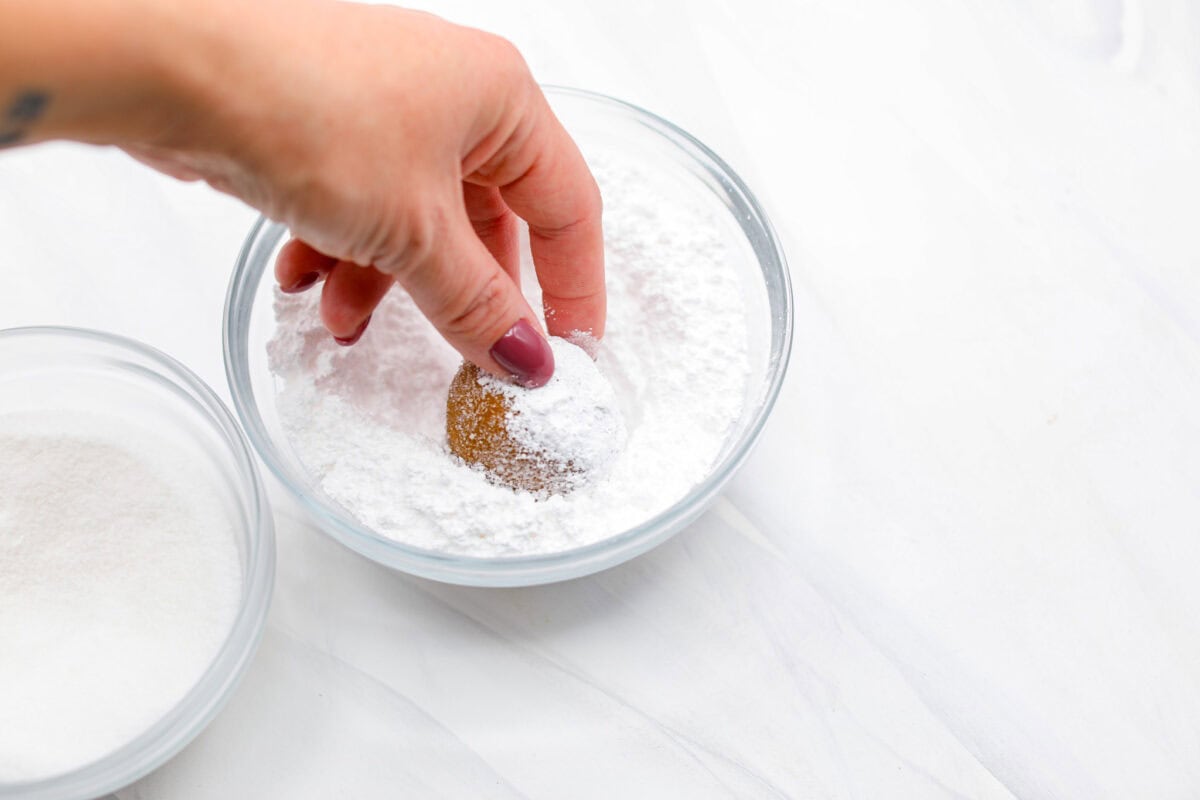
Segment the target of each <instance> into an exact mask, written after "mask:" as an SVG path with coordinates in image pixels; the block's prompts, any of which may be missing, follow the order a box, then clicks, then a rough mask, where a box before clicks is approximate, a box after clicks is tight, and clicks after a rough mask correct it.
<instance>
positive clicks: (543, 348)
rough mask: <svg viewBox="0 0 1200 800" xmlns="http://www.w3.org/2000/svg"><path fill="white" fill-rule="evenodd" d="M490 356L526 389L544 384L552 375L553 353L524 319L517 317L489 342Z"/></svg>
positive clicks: (547, 343)
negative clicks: (507, 327) (497, 339)
mask: <svg viewBox="0 0 1200 800" xmlns="http://www.w3.org/2000/svg"><path fill="white" fill-rule="evenodd" d="M491 354H492V358H494V359H496V363H497V364H499V365H500V366H502V367H504V368H505V369H506V370H508V371H509V372H510V373H512V376H513V379H514V380H516V382H517V383H519V384H521V385H522V386H525V387H527V388H530V389H532V388H534V387H537V386H543V385H545V383H546V381H548V380H550V376H551V375H553V374H554V353H553V352H552V351H551V350H550V343H549V342H547V341H546V340H545V338H543V336H542V335H541V334H540V333H538V332H537V329H536V328H534V327H533V325H532V324H531V323H530V322H529V320H527V319H523V320H519V321H518V322H517V324H516V325H513V326H512V327H511V328H509V329H508V333H506V334H504V335H503V336H501V337H500V341H498V342H496V343H495V344H494V345H492V349H491Z"/></svg>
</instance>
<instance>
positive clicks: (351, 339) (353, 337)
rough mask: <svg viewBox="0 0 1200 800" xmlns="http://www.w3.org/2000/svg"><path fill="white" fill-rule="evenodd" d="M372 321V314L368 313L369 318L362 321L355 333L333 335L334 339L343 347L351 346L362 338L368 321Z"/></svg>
mask: <svg viewBox="0 0 1200 800" xmlns="http://www.w3.org/2000/svg"><path fill="white" fill-rule="evenodd" d="M370 321H371V315H370V314H368V315H367V318H366V319H364V320H363V321H362V324H361V325H359V326H358V330H356V331H354V333H352V334H350V335H349V336H335V337H333V340H334V341H335V342H337V343H338V344H340V345H342V346H343V347H349V346H350V345H352V344H354V343H355V342H357V341H358V340H359V339H361V338H362V335H363V331H365V330H366V329H367V323H368V322H370Z"/></svg>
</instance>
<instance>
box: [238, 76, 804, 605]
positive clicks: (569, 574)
mask: <svg viewBox="0 0 1200 800" xmlns="http://www.w3.org/2000/svg"><path fill="white" fill-rule="evenodd" d="M542 88H543V90H544V91H545V92H546V94H547V95H549V96H550V97H551V98H553V97H555V96H561V97H568V98H575V99H579V100H584V101H588V102H591V103H595V104H597V105H601V106H607V107H609V108H612V109H615V110H617V111H619V112H621V113H624V114H626V115H629V116H632V117H634V118H635V120H636V121H637V122H639V123H641V124H642V125H643V126H644V127H646V128H649V129H650V130H651V131H653V132H655V133H656V134H658V135H659V136H661V137H662V138H663V139H665V140H667V141H668V142H669V143H671V144H674V145H675V146H676V147H678V148H679V149H681V150H683V151H684V152H685V153H686V154H687V155H688V156H690V157H691V158H692V159H694V160H696V161H697V162H698V163H700V164H701V165H702V166H704V167H705V168H706V169H707V170H708V171H709V172H710V173H714V174H715V175H716V176H718V177H720V178H721V179H722V180H723V182H724V184H725V187H724V188H725V189H726V190H727V191H728V192H729V193H730V194H731V195H733V196H735V197H738V198H740V200H741V202H742V203H743V204H744V206H745V209H746V211H747V212H748V213H749V215H750V217H751V218H752V221H753V222H754V223H757V228H758V230H759V231H760V232H761V234H762V236H763V239H764V240H765V243H766V247H765V248H764V249H765V250H767V251H768V252H769V253H770V254H771V256H772V260H773V261H774V263H775V265H776V266H777V267H778V277H779V280H780V285H781V288H782V295H783V297H782V300H783V310H782V319H779V320H775V319H773V320H772V329H774V328H775V327H776V326H778V327H780V329H781V346H780V350H779V358H778V360H777V362H776V366H775V368H774V370H773V372H772V373H771V374H770V380H769V381H768V383H767V385H766V387H765V389H764V392H763V395H762V397H763V399H762V402H761V404H760V405H759V406H758V407H757V409H756V410H755V415H754V418H753V419H752V420H751V422H750V423H749V425H748V426H747V427H746V430H745V434H744V435H743V437H742V440H741V441H740V442H739V443H738V444H737V445H736V447H735V448H734V449H733V450H732V451H731V452H730V453H729V454H727V455H726V456H725V458H724V459H723V460H722V461H720V462H718V463H717V464H716V465H715V466H714V469H713V471H712V472H711V473H710V474H709V475H708V476H707V477H706V478H705V479H704V480H702V481H700V482H699V483H697V484H695V485H694V486H693V487H692V488H691V490H690V491H689V492H688V493H687V494H686V495H684V496H683V497H681V498H679V499H678V500H676V501H675V502H674V503H672V504H671V506H669V507H668V508H666V509H665V510H663V511H662V512H660V513H658V514H655V515H654V516H653V517H651V518H649V519H647V520H644V521H643V522H641V523H640V524H638V525H636V526H634V527H632V528H628V529H626V530H624V531H621V532H620V533H617V534H615V535H613V536H609V537H607V538H605V539H601V540H599V541H596V542H590V543H588V544H585V545H581V546H579V547H574V548H571V549H568V550H559V551H555V552H551V553H536V554H526V555H512V556H472V555H463V554H455V553H444V552H438V551H435V550H427V549H424V548H421V547H416V546H414V545H411V544H408V543H406V542H401V541H399V540H395V539H389V538H387V537H386V536H383V535H382V534H379V533H377V532H375V531H373V530H371V529H370V528H368V527H367V526H365V525H363V524H361V523H359V522H358V521H356V520H353V519H351V518H349V517H347V516H345V515H343V514H340V513H337V512H336V511H335V510H334V509H331V508H329V506H328V505H327V504H326V503H324V502H322V501H320V500H317V499H315V498H313V497H311V496H310V495H309V494H308V493H306V492H305V491H304V488H303V487H302V486H300V485H298V483H299V482H298V481H297V480H296V479H295V478H293V476H292V475H291V474H290V473H289V470H288V469H287V467H286V466H285V465H284V464H283V463H282V460H281V458H280V457H279V454H278V449H277V447H276V445H275V443H274V441H273V440H272V438H271V435H270V434H269V433H268V432H267V430H266V428H265V424H264V422H263V419H262V415H261V414H260V413H259V410H258V406H257V403H256V402H255V396H254V388H253V384H252V381H251V378H250V374H249V356H248V335H247V331H248V326H249V320H250V315H251V310H252V306H253V300H254V295H253V294H250V293H248V292H247V291H246V290H247V284H248V281H250V280H251V279H256V280H255V283H254V288H255V289H257V286H258V281H261V279H262V277H263V273H264V272H265V271H266V265H265V264H264V267H263V270H262V271H260V272H259V273H258V274H257V275H251V274H250V273H251V272H252V265H251V256H252V254H253V253H254V252H255V250H256V249H257V247H258V246H259V244H260V242H261V240H262V239H263V238H265V237H267V236H271V235H275V234H276V233H280V232H281V230H282V227H283V226H282V225H280V224H279V223H275V222H273V221H271V220H269V219H268V218H266V217H265V216H260V217H259V218H258V220H257V221H256V222H255V223H254V225H253V226H252V227H251V228H250V231H249V233H248V234H247V236H246V239H245V242H244V243H243V245H242V248H241V250H240V252H239V254H238V257H237V261H236V263H235V267H234V271H233V274H232V276H231V278H230V282H229V289H228V292H227V294H226V303H225V315H224V319H223V325H222V339H223V346H224V354H225V374H226V378H227V380H228V382H229V390H230V394H231V396H232V398H233V406H234V410H235V411H236V412H237V415H238V417H239V419H241V421H242V425H243V427H244V428H245V430H246V432H247V434H248V435H249V438H250V441H251V443H252V444H253V446H254V448H255V449H256V450H257V451H258V453H259V455H260V456H261V457H262V460H263V462H264V463H265V464H266V465H267V468H268V469H269V470H270V471H271V472H272V473H273V474H274V475H275V476H276V477H277V478H278V479H279V480H280V482H281V483H282V484H283V485H284V486H285V487H286V488H287V489H288V491H289V493H290V494H291V495H292V496H293V497H295V498H296V499H297V501H299V503H300V504H301V505H302V506H304V507H305V508H306V509H307V510H308V511H309V513H311V514H312V515H313V516H314V517H315V518H316V520H317V521H318V527H319V528H320V529H321V530H322V531H324V532H326V533H327V534H329V535H331V536H333V538H335V539H336V540H337V541H339V542H341V543H342V544H344V545H346V546H347V547H349V548H351V549H352V550H355V551H357V552H359V553H360V554H362V555H364V556H366V557H367V558H370V559H371V560H373V561H376V562H378V563H381V564H384V565H386V566H389V567H392V568H395V569H399V570H402V571H404V572H408V573H410V574H415V575H419V576H422V577H426V578H431V579H433V580H439V581H444V582H448V583H454V584H461V585H474V586H529V585H535V584H539V583H550V582H555V581H559V580H567V579H569V578H574V577H579V576H581V575H585V574H590V573H592V572H596V571H599V570H601V569H605V568H607V567H610V566H615V565H616V564H618V563H621V562H623V561H625V560H627V559H629V558H632V557H633V556H635V555H638V554H639V553H641V552H644V551H646V550H649V549H650V548H652V547H654V546H656V545H657V544H659V543H661V542H662V541H665V540H666V539H667V538H669V536H671V535H673V534H674V533H675V532H677V531H678V530H679V529H681V528H682V527H683V526H685V525H686V524H688V523H690V522H691V521H693V520H694V519H695V518H696V517H698V516H699V515H700V513H702V512H703V511H704V510H706V508H707V507H708V506H709V505H710V504H711V503H712V502H713V500H715V499H716V497H717V495H718V494H719V492H720V491H721V489H722V488H723V487H724V486H725V484H726V483H727V482H728V480H729V479H730V478H731V477H732V476H733V475H734V474H735V473H736V472H737V470H738V469H739V468H740V467H741V465H742V464H743V463H744V462H745V460H746V458H747V457H748V456H749V455H750V452H751V451H752V450H753V448H754V446H755V445H756V444H757V442H758V440H759V438H760V437H761V434H762V430H763V427H764V425H765V423H766V420H767V418H768V417H769V416H770V413H771V411H772V409H773V408H774V406H775V402H776V400H777V399H778V396H779V391H780V388H781V386H782V384H783V380H784V377H785V375H786V373H787V367H788V364H789V362H790V359H791V351H792V338H793V327H794V320H793V314H794V309H793V306H794V302H793V296H792V282H791V275H790V272H789V270H788V264H787V257H786V255H785V254H784V251H783V248H782V246H781V244H780V242H779V237H778V235H777V234H776V232H775V229H774V227H773V226H772V224H771V222H770V219H769V218H768V217H767V215H766V212H765V211H764V210H763V208H762V205H761V204H760V203H759V201H758V199H757V198H756V197H755V196H754V194H753V192H751V190H750V188H749V187H748V186H747V185H746V183H745V181H743V180H742V178H741V177H740V176H739V175H738V174H737V173H736V172H735V171H734V170H733V168H732V167H730V166H729V164H727V163H726V162H725V161H724V160H723V159H722V158H721V157H720V156H718V155H717V154H716V153H715V152H713V151H712V150H711V149H710V148H709V147H708V146H707V145H705V144H704V143H703V142H701V141H700V140H698V139H697V138H696V137H694V136H692V135H691V134H690V133H688V132H687V131H685V130H683V129H682V128H680V127H679V126H677V125H675V124H674V123H672V122H670V121H668V120H666V119H664V118H662V117H660V116H658V115H657V114H654V113H653V112H651V111H647V110H646V109H643V108H641V107H639V106H636V105H634V104H632V103H628V102H626V101H624V100H619V99H617V98H614V97H610V96H608V95H605V94H600V93H598V92H592V91H588V90H585V89H578V88H573V87H566V86H557V85H544V86H543V87H542ZM705 162H707V163H705ZM714 170H715V172H714ZM271 246H272V247H273V246H274V245H273V244H272V245H271ZM756 260H757V261H758V266H759V267H760V269H761V268H762V267H763V261H762V259H761V258H759V259H756ZM239 326H242V327H241V330H240V331H239ZM772 338H774V336H773V337H772Z"/></svg>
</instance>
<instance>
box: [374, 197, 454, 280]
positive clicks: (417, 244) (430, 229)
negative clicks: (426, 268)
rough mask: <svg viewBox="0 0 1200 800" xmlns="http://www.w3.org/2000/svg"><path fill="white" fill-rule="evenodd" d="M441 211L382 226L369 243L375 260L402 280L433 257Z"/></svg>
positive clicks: (379, 267) (380, 269)
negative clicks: (372, 241)
mask: <svg viewBox="0 0 1200 800" xmlns="http://www.w3.org/2000/svg"><path fill="white" fill-rule="evenodd" d="M442 216H443V215H441V214H436V213H435V214H422V215H417V216H413V217H410V218H408V219H406V220H404V221H401V222H396V223H393V224H391V225H386V226H384V227H383V230H382V232H381V233H380V234H379V235H378V236H377V243H376V244H374V245H372V248H371V249H372V250H373V251H374V252H375V253H376V255H375V256H374V257H373V258H371V259H370V260H369V261H367V262H366V263H374V264H375V266H376V267H377V268H378V269H379V271H380V272H386V273H388V274H389V275H392V276H394V277H395V278H397V279H398V280H400V281H401V282H403V281H404V280H405V279H406V278H408V277H409V276H410V275H411V274H412V273H413V271H415V270H417V269H419V268H420V267H421V266H422V265H424V264H426V263H428V262H429V261H430V259H432V257H433V255H434V252H435V248H436V246H437V240H438V236H439V234H440V231H441V228H442V227H443V226H442V224H441V223H440V221H439V220H440V218H441V217H442Z"/></svg>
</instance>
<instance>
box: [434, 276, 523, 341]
mask: <svg viewBox="0 0 1200 800" xmlns="http://www.w3.org/2000/svg"><path fill="white" fill-rule="evenodd" d="M509 288H510V287H509V279H508V276H507V275H505V274H504V273H503V272H500V271H499V270H495V271H494V272H493V273H492V274H491V275H489V276H488V278H487V280H486V281H485V282H484V283H483V285H482V286H479V287H478V288H476V289H474V290H473V291H471V292H470V293H468V294H466V295H465V296H463V297H461V298H459V300H458V302H456V303H452V304H451V305H450V306H448V307H447V309H446V311H447V313H446V316H445V321H444V323H443V324H442V332H443V333H445V334H447V335H449V336H458V337H468V338H471V337H478V336H482V335H484V334H487V333H488V332H489V331H490V330H491V328H493V327H494V326H496V324H497V323H499V322H502V321H503V318H504V314H505V313H506V311H507V308H508V302H507V300H508V292H509Z"/></svg>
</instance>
